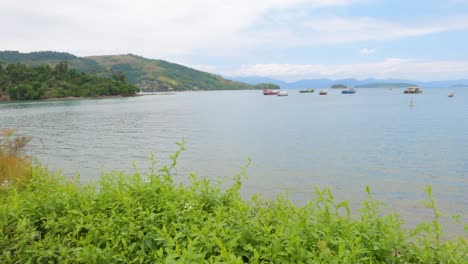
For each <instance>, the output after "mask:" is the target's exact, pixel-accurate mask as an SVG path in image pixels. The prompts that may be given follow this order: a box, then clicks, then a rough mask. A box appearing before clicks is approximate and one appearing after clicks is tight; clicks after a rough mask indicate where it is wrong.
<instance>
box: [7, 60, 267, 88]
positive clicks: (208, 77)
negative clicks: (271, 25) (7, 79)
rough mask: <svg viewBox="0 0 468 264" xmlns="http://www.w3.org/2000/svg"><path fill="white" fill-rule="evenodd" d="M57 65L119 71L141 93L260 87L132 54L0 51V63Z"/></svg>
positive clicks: (95, 71)
mask: <svg viewBox="0 0 468 264" xmlns="http://www.w3.org/2000/svg"><path fill="white" fill-rule="evenodd" d="M60 62H66V63H67V65H68V67H70V68H73V69H76V70H78V71H82V72H86V73H90V74H93V75H96V76H104V77H112V76H113V75H114V74H118V73H120V72H122V73H123V74H124V75H125V76H126V79H127V81H128V82H129V83H131V84H134V85H136V86H138V87H139V88H140V89H142V90H143V91H181V90H240V89H260V88H261V87H263V86H257V87H255V86H254V85H250V84H246V83H241V82H236V81H231V80H228V79H225V78H223V77H221V76H219V75H216V74H212V73H208V72H202V71H199V70H195V69H192V68H189V67H186V66H183V65H179V64H175V63H171V62H167V61H164V60H152V59H147V58H143V57H141V56H137V55H133V54H125V55H109V56H91V57H78V56H75V55H73V54H70V53H65V52H54V51H43V52H31V53H20V52H18V51H0V64H15V63H23V64H26V65H29V66H39V65H49V66H51V67H55V65H57V64H59V63H60ZM4 67H5V66H4Z"/></svg>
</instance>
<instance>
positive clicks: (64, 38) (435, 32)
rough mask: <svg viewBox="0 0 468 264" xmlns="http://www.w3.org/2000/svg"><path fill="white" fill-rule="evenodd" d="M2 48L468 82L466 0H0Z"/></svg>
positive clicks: (240, 69) (279, 73)
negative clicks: (120, 55) (130, 55)
mask: <svg viewBox="0 0 468 264" xmlns="http://www.w3.org/2000/svg"><path fill="white" fill-rule="evenodd" d="M0 25H1V26H0V50H18V51H21V52H31V51H44V50H53V51H62V52H70V53H72V54H75V55H77V56H91V55H109V54H127V53H132V54H137V55H141V56H144V57H147V58H151V59H164V60H168V61H171V62H175V63H180V64H183V65H186V66H189V67H193V68H196V69H200V70H203V71H208V72H212V73H216V74H221V75H223V76H227V77H236V76H264V77H271V78H277V79H281V80H286V81H296V80H300V79H314V78H329V79H342V78H357V79H365V78H379V79H387V78H399V79H412V80H419V81H435V80H449V79H468V0H444V1H442V0H437V1H436V0H404V1H403V0H236V1H232V0H229V1H225V0H196V1H189V0H132V1H127V0H41V1H37V0H0Z"/></svg>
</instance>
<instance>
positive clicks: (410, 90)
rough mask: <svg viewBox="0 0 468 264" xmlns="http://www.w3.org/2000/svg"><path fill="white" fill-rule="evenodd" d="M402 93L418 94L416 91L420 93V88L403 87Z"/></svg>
mask: <svg viewBox="0 0 468 264" xmlns="http://www.w3.org/2000/svg"><path fill="white" fill-rule="evenodd" d="M403 93H405V94H418V93H422V90H421V88H419V87H408V88H406V89H405V91H404V92H403Z"/></svg>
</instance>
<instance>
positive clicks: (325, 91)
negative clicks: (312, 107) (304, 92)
mask: <svg viewBox="0 0 468 264" xmlns="http://www.w3.org/2000/svg"><path fill="white" fill-rule="evenodd" d="M319 94H320V95H327V94H328V91H327V90H320V91H319Z"/></svg>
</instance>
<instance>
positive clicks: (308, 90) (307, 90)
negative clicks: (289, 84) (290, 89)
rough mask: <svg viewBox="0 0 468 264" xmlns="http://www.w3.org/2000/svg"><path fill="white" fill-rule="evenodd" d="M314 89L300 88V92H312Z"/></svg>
mask: <svg viewBox="0 0 468 264" xmlns="http://www.w3.org/2000/svg"><path fill="white" fill-rule="evenodd" d="M314 91H315V90H314V89H306V90H300V91H299V92H300V93H313V92H314Z"/></svg>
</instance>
